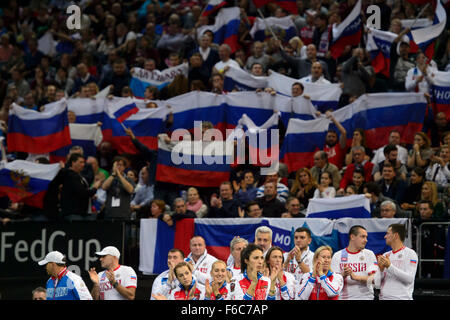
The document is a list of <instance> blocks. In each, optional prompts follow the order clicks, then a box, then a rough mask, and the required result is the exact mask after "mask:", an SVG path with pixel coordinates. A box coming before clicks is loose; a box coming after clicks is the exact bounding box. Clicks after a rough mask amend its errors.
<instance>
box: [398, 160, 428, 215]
mask: <svg viewBox="0 0 450 320" xmlns="http://www.w3.org/2000/svg"><path fill="white" fill-rule="evenodd" d="M424 182H425V171H424V170H423V169H422V168H419V167H415V168H414V169H412V170H411V176H410V178H409V184H408V186H407V187H406V191H405V196H404V197H403V200H402V201H401V207H402V209H403V210H414V209H415V208H416V204H417V202H419V200H420V194H421V192H422V185H423V183H424Z"/></svg>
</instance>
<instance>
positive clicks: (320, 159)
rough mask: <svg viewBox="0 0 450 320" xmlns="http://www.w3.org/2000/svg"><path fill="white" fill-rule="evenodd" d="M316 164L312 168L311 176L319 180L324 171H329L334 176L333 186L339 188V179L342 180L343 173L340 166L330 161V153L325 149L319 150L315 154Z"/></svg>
mask: <svg viewBox="0 0 450 320" xmlns="http://www.w3.org/2000/svg"><path fill="white" fill-rule="evenodd" d="M313 159H314V166H313V167H312V168H311V176H312V177H313V179H314V180H316V182H317V181H319V177H320V175H321V174H322V172H328V173H329V174H331V177H332V178H333V187H334V188H335V189H336V190H337V189H339V181H341V178H342V176H341V173H340V172H339V169H338V167H336V166H335V165H334V164H332V163H329V162H328V155H327V153H326V152H325V151H317V152H316V153H315V154H314V158H313Z"/></svg>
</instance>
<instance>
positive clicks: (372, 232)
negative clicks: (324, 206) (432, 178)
mask: <svg viewBox="0 0 450 320" xmlns="http://www.w3.org/2000/svg"><path fill="white" fill-rule="evenodd" d="M313 220H315V219H313ZM334 221H335V224H334V229H335V230H336V231H337V233H338V241H339V247H340V248H346V247H347V246H348V243H349V236H348V233H349V231H350V228H351V227H353V226H355V225H359V226H363V227H364V228H366V230H367V244H366V249H369V250H372V251H373V253H375V255H380V254H383V253H385V252H388V251H390V250H392V248H391V247H389V246H388V245H387V244H386V240H385V239H384V236H385V235H386V231H387V229H388V227H389V226H390V225H391V224H394V223H399V224H403V225H405V226H406V230H408V232H407V234H406V239H405V245H406V246H408V247H412V232H411V229H412V228H411V222H410V221H409V219H406V218H383V219H367V218H342V219H337V220H334Z"/></svg>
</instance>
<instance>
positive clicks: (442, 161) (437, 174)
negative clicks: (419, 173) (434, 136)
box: [425, 144, 450, 189]
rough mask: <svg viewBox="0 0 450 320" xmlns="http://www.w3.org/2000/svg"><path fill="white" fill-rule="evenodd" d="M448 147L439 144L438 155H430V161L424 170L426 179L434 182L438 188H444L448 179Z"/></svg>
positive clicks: (449, 166) (449, 176) (449, 157)
mask: <svg viewBox="0 0 450 320" xmlns="http://www.w3.org/2000/svg"><path fill="white" fill-rule="evenodd" d="M449 159H450V147H449V146H448V145H446V144H445V145H443V146H441V148H440V150H439V156H432V157H431V163H430V165H429V166H428V168H427V170H426V171H425V176H426V178H427V180H429V181H434V182H436V184H437V186H438V189H439V188H442V189H443V188H446V187H447V186H448V185H449V181H450V164H449Z"/></svg>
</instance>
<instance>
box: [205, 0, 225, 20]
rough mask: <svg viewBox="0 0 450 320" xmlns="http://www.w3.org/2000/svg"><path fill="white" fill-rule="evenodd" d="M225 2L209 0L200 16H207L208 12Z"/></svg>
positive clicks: (210, 12) (218, 7)
mask: <svg viewBox="0 0 450 320" xmlns="http://www.w3.org/2000/svg"><path fill="white" fill-rule="evenodd" d="M226 4H227V2H226V1H223V0H209V1H208V4H207V5H206V7H205V9H204V10H203V12H202V16H209V15H210V14H212V13H214V12H215V11H217V10H219V9H220V8H222V7H223V6H224V5H226Z"/></svg>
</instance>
